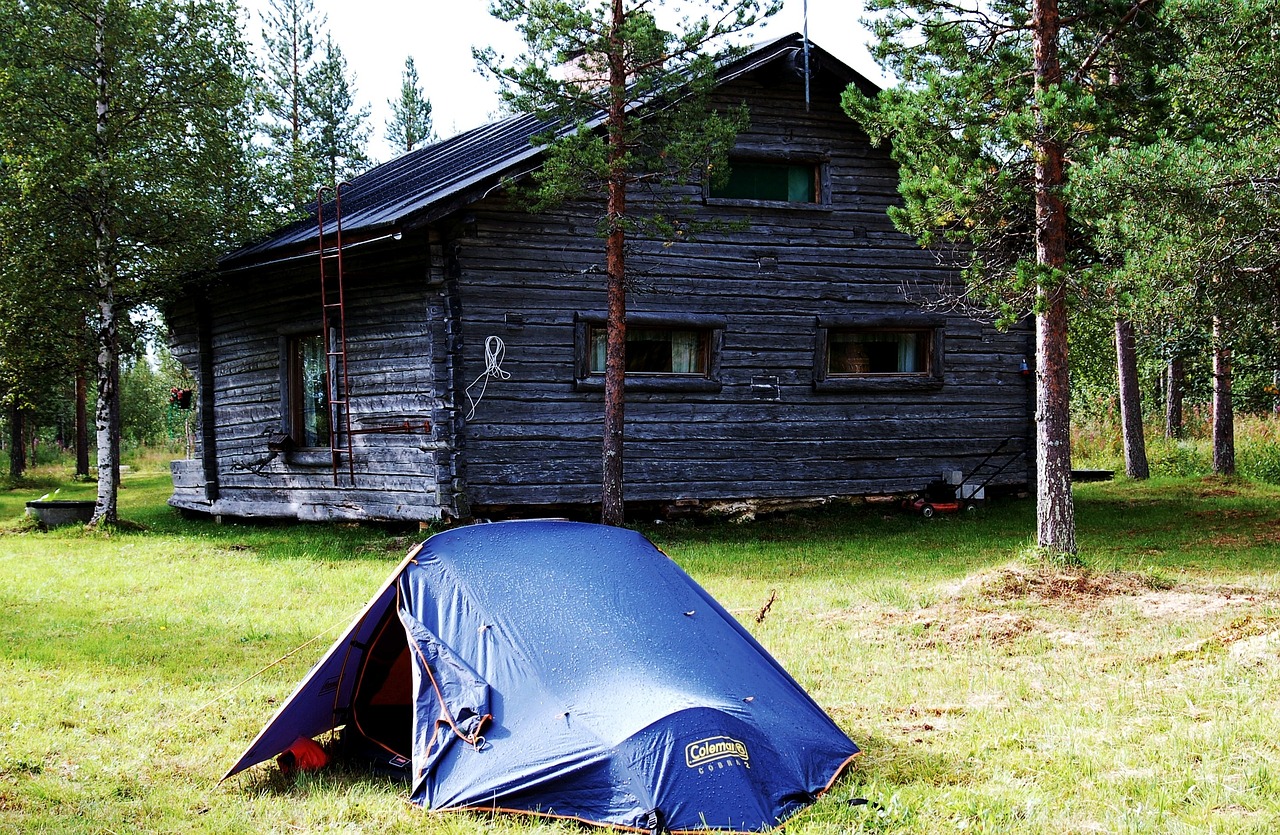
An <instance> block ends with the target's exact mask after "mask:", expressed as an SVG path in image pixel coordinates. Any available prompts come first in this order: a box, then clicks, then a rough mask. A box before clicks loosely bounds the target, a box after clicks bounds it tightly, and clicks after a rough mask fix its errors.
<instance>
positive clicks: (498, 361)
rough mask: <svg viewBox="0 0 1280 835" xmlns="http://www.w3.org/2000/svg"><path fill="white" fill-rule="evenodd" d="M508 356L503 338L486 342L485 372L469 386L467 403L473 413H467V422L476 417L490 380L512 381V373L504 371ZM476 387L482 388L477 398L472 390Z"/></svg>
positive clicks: (487, 338)
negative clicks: (505, 359)
mask: <svg viewBox="0 0 1280 835" xmlns="http://www.w3.org/2000/svg"><path fill="white" fill-rule="evenodd" d="M506 355H507V346H506V344H505V343H504V342H503V341H502V339H501V337H497V336H490V337H486V338H485V340H484V371H482V372H480V376H479V377H476V378H475V380H473V381H472V383H471V385H469V386H467V401H468V402H470V403H471V411H469V412H467V420H471V419H472V418H473V417H475V416H476V407H477V406H479V405H480V401H481V400H483V399H484V393H485V391H486V390H487V389H488V388H489V380H491V379H493V380H510V379H511V373H510V372H508V371H503V370H502V360H503V358H504V357H506ZM476 386H480V393H479V394H477V395H476V396H475V397H472V396H471V390H472V389H473V388H475V387H476Z"/></svg>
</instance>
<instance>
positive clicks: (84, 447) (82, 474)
mask: <svg viewBox="0 0 1280 835" xmlns="http://www.w3.org/2000/svg"><path fill="white" fill-rule="evenodd" d="M76 477H77V478H88V477H89V380H88V378H87V377H86V376H85V373H84V366H83V364H82V365H81V366H80V367H78V368H77V369H76Z"/></svg>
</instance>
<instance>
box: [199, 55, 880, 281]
mask: <svg viewBox="0 0 1280 835" xmlns="http://www.w3.org/2000/svg"><path fill="white" fill-rule="evenodd" d="M802 45H803V41H802V39H801V36H800V35H799V34H791V35H787V36H786V37H782V38H778V39H777V40H774V41H770V42H769V43H767V44H764V45H762V46H758V47H756V48H754V49H752V50H751V51H750V52H748V53H746V54H745V55H742V56H740V57H738V58H736V59H734V60H732V61H730V62H728V63H726V64H725V65H724V66H723V67H722V68H721V69H720V70H719V72H718V75H719V80H720V83H724V82H727V81H730V80H732V79H734V78H738V77H740V76H742V75H744V74H746V73H749V72H752V71H753V70H756V69H758V68H760V67H762V66H764V65H765V64H768V63H771V62H773V61H775V60H778V59H780V58H787V57H789V56H791V55H794V54H796V53H797V51H798V50H800V49H801V48H802ZM810 53H811V60H813V61H816V62H817V66H818V67H820V68H821V70H822V71H825V72H834V73H835V74H836V75H837V76H838V77H841V78H843V79H844V80H845V81H846V82H848V81H857V82H858V84H859V86H862V87H864V89H867V90H868V91H873V90H875V86H874V85H873V84H871V82H869V81H867V79H865V78H863V77H862V76H860V75H858V74H857V73H856V72H854V71H853V70H852V69H851V68H849V67H848V66H846V65H845V64H843V63H842V62H840V61H839V60H838V59H836V58H834V57H833V56H831V55H830V53H827V52H825V51H823V50H820V49H818V48H817V47H816V46H814V45H813V44H812V42H811V43H810ZM601 121H603V116H601V117H599V118H598V119H597V120H596V124H598V123H599V122H601ZM553 125H554V123H553V122H549V121H547V120H545V119H542V118H540V117H538V116H532V115H521V116H512V117H509V118H506V119H502V120H500V121H497V122H492V123H490V124H487V125H483V126H481V127H478V128H474V129H472V130H469V131H466V132H464V133H460V134H458V135H457V136H453V137H450V138H449V139H445V140H443V141H440V142H436V143H433V144H431V145H428V146H426V147H424V148H420V149H418V150H416V151H412V152H410V153H407V154H405V155H404V156H401V157H398V158H396V159H394V160H391V161H390V162H387V163H383V164H382V165H379V166H377V167H375V168H372V169H370V170H369V171H366V172H365V173H364V174H361V175H360V176H359V177H356V178H354V179H353V180H351V181H350V183H348V184H347V185H345V186H343V189H342V231H343V236H344V239H345V240H346V241H348V242H353V241H356V240H367V239H369V238H373V237H378V235H379V233H385V234H393V233H395V232H398V231H399V230H400V227H401V226H402V225H404V224H405V223H406V222H430V221H431V220H432V219H433V215H435V214H445V213H447V212H449V211H452V210H453V209H454V208H456V207H457V204H458V202H459V200H462V201H464V202H466V201H467V200H468V195H470V198H469V199H476V198H477V197H479V196H480V195H481V194H483V193H484V191H485V190H486V189H491V188H493V187H495V186H497V185H500V184H501V182H502V179H503V178H504V177H511V176H517V175H520V174H523V173H525V171H523V170H521V169H522V166H527V167H529V168H532V167H533V166H535V165H536V158H537V156H538V154H539V152H540V150H539V148H538V147H537V146H535V145H534V144H533V142H532V139H533V137H535V136H537V135H538V134H540V133H545V132H546V131H547V130H548V129H549V128H551V127H552V126H553ZM308 209H309V211H310V217H308V218H306V219H304V220H300V221H298V222H296V223H294V224H292V225H290V226H286V227H285V228H283V229H281V230H279V231H277V232H275V233H273V234H272V235H271V236H270V237H268V238H266V239H265V240H262V241H259V242H258V243H255V244H251V245H249V246H246V247H243V248H241V249H239V250H236V251H235V252H232V253H230V254H229V255H226V256H224V257H223V258H222V259H221V261H220V264H221V266H222V267H223V268H224V269H236V268H243V267H248V266H252V265H254V264H261V263H264V262H267V261H271V260H274V259H277V258H282V257H288V256H289V255H292V254H296V253H298V252H305V251H307V250H308V249H311V250H314V247H315V244H316V240H317V234H316V232H317V229H316V207H315V206H314V205H312V206H310V207H308ZM324 216H325V228H326V234H328V235H331V234H332V230H333V205H332V203H331V202H330V203H326V204H325V206H324ZM326 243H327V241H326Z"/></svg>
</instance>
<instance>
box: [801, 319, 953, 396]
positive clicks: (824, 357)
mask: <svg viewBox="0 0 1280 835" xmlns="http://www.w3.org/2000/svg"><path fill="white" fill-rule="evenodd" d="M942 326H943V320H942V319H941V318H939V317H934V316H903V317H900V318H896V317H883V316H879V317H856V316H824V317H819V320H818V328H817V341H816V346H815V349H814V360H813V378H814V385H815V387H816V388H818V389H819V390H827V391H842V390H843V391H876V390H893V389H911V388H939V387H941V385H942V362H943V352H942V349H943V327H942Z"/></svg>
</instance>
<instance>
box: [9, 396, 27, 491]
mask: <svg viewBox="0 0 1280 835" xmlns="http://www.w3.org/2000/svg"><path fill="white" fill-rule="evenodd" d="M26 434H27V416H26V413H25V412H24V411H23V410H22V408H21V407H19V406H17V405H16V404H15V405H13V406H11V407H9V478H10V480H12V481H17V480H18V479H20V478H22V476H23V474H24V473H26V471H27V444H26Z"/></svg>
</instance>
